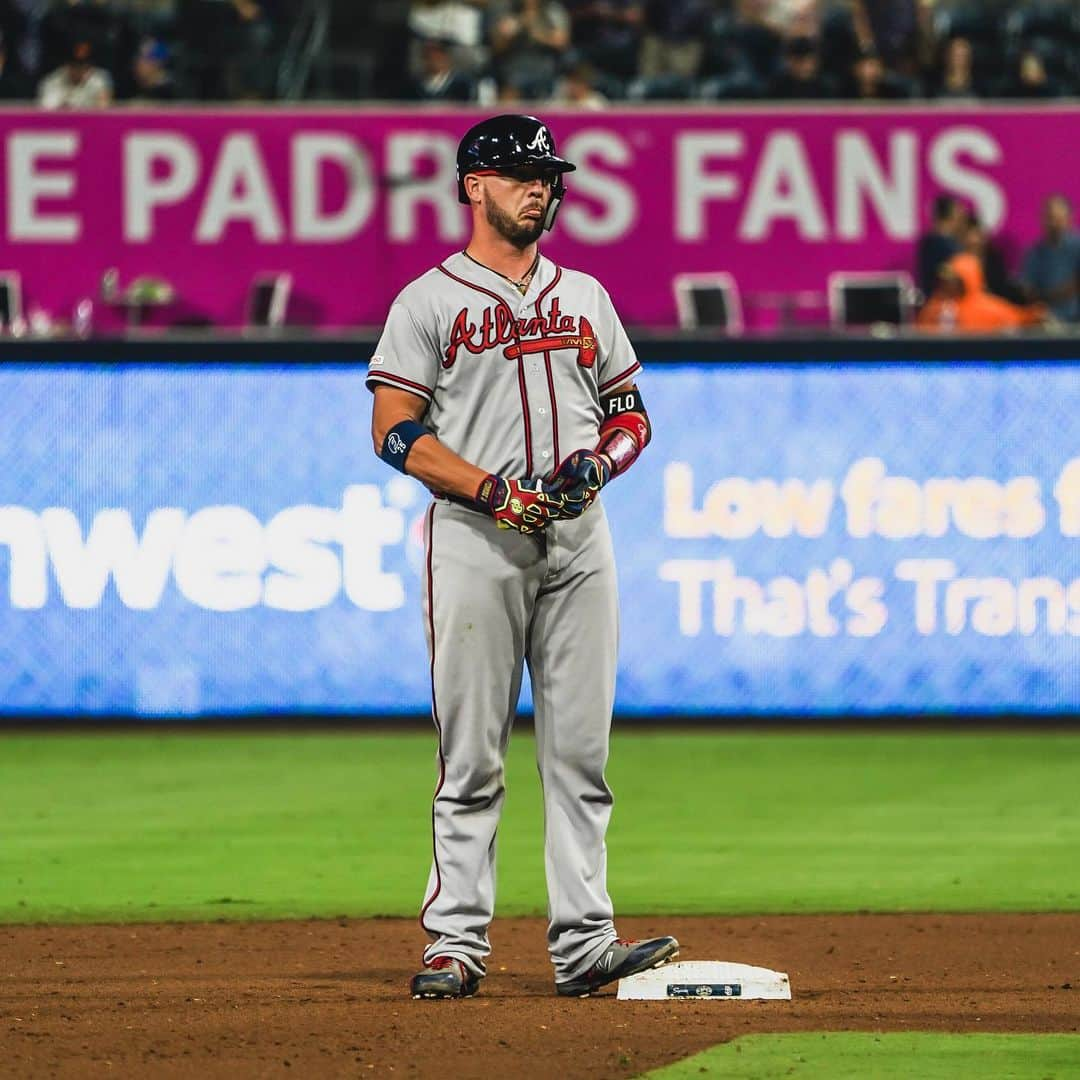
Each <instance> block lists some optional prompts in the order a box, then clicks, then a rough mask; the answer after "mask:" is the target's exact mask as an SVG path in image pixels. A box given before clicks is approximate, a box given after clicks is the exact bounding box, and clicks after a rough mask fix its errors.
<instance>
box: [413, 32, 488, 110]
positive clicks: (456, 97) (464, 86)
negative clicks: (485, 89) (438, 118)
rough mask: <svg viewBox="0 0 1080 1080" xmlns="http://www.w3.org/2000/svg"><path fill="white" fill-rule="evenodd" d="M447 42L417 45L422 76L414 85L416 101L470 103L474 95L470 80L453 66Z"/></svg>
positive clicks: (429, 41) (474, 88) (436, 41)
mask: <svg viewBox="0 0 1080 1080" xmlns="http://www.w3.org/2000/svg"><path fill="white" fill-rule="evenodd" d="M451 50H452V45H451V43H450V42H449V41H444V40H442V39H441V38H430V39H428V40H427V41H423V42H421V43H420V63H421V69H422V74H421V76H420V78H419V79H417V80H416V83H415V84H414V86H413V96H414V97H415V98H416V99H417V100H418V101H472V100H473V98H474V97H475V94H476V87H475V85H474V83H473V80H472V79H470V78H469V76H468V75H466V74H465V73H464V72H462V71H459V70H458V69H457V67H456V66H455V64H454V54H453V52H452V51H451Z"/></svg>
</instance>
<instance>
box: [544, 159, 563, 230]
mask: <svg viewBox="0 0 1080 1080" xmlns="http://www.w3.org/2000/svg"><path fill="white" fill-rule="evenodd" d="M565 194H566V184H564V183H563V178H562V173H559V175H558V178H557V179H556V181H555V183H554V184H552V185H551V201H550V202H549V203H548V208H547V210H546V211H545V213H544V228H545V229H547V230H548V231H550V230H551V227H552V225H554V224H555V215H556V214H557V213H558V212H559V207H560V206H561V205H562V201H563V196H564V195H565Z"/></svg>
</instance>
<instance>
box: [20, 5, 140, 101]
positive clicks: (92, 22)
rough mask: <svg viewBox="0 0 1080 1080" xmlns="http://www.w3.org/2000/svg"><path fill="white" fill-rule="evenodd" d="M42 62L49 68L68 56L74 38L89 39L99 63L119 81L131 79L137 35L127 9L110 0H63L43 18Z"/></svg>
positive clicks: (76, 39)
mask: <svg viewBox="0 0 1080 1080" xmlns="http://www.w3.org/2000/svg"><path fill="white" fill-rule="evenodd" d="M40 30H41V48H42V57H41V60H42V65H43V70H44V71H50V70H52V69H54V68H55V67H57V66H58V65H60V64H62V63H63V62H64V61H65V60H66V59H67V56H68V50H69V49H70V46H71V42H73V41H86V42H89V44H90V48H91V49H92V50H93V53H94V57H95V60H96V62H97V65H98V66H99V67H101V68H103V69H104V70H105V71H106V72H107V73H108V75H109V78H110V79H111V80H112V81H113V82H114V83H115V84H117V85H118V87H119V84H121V83H123V82H125V81H126V82H130V71H131V61H132V58H133V56H134V53H135V49H136V47H137V38H136V37H135V34H134V31H133V29H132V24H131V21H130V19H129V18H128V16H127V14H126V12H125V11H122V10H120V9H119V7H117V6H114V5H113V3H111V0H62V2H60V3H54V4H53V6H52V8H51V9H50V10H49V11H48V12H47V13H46V14H45V16H44V18H43V19H42V20H41V27H40Z"/></svg>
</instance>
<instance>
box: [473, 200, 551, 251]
mask: <svg viewBox="0 0 1080 1080" xmlns="http://www.w3.org/2000/svg"><path fill="white" fill-rule="evenodd" d="M539 209H540V217H538V218H535V219H527V220H525V221H521V220H520V219H518V218H512V217H511V216H510V215H509V214H508V213H507V212H506V211H505V210H503V209H502V208H501V207H499V206H496V205H495V202H494V200H493V199H489V198H488V197H487V195H486V193H485V196H484V214H485V215H486V217H487V220H488V224H489V225H490V226H491V227H492V228H493V229H494V230H495V231H496V232H497V233H498V234H499V235H500V236H501V237H503V239H505V240H508V241H509V242H510V243H511V244H513V245H514V247H516V248H518V249H520V250H522V251H523V250H524V249H525V248H527V247H528V246H529V245H530V244H535V243H536V241H537V240H539V239H540V235H541V233H543V231H544V214H543V207H540V208H539Z"/></svg>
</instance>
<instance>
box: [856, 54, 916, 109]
mask: <svg viewBox="0 0 1080 1080" xmlns="http://www.w3.org/2000/svg"><path fill="white" fill-rule="evenodd" d="M843 96H844V97H848V98H853V99H855V100H856V101H896V100H898V99H901V98H908V97H911V88H910V86H908V85H907V84H905V83H904V81H903V80H901V79H900V78H898V77H897V76H896V75H893V74H892V73H891V72H889V71H886V70H885V65H884V64H883V63H882V61H881V57H880V56H878V54H877V52H876V51H875V50H874V49H862V50H860V52H859V55H858V56H857V57H855V62H854V63H853V64H852V65H851V75H850V78H849V80H848V83H847V87H846V90H845V93H844V95H843Z"/></svg>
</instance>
